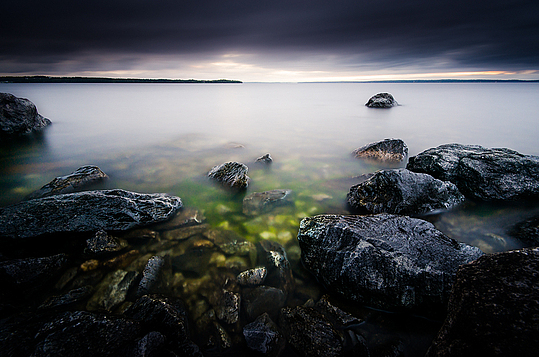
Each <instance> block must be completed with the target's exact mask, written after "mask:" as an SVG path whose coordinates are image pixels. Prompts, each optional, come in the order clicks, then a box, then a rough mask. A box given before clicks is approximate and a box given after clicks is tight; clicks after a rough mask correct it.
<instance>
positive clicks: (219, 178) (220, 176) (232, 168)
mask: <svg viewBox="0 0 539 357" xmlns="http://www.w3.org/2000/svg"><path fill="white" fill-rule="evenodd" d="M247 171H249V168H248V167H247V166H246V165H244V164H242V163H240V162H226V163H224V164H221V165H218V166H214V167H213V168H212V169H211V170H210V172H208V177H209V178H210V179H212V180H214V181H216V182H219V183H220V184H222V185H223V186H225V187H228V188H231V189H235V190H243V189H246V188H247V186H248V185H249V181H250V180H251V178H250V177H249V176H247Z"/></svg>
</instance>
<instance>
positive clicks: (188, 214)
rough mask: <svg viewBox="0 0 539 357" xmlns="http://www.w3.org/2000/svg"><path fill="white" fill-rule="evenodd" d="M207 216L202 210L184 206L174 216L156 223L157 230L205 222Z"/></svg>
mask: <svg viewBox="0 0 539 357" xmlns="http://www.w3.org/2000/svg"><path fill="white" fill-rule="evenodd" d="M205 220H206V217H205V216H204V214H203V213H202V212H200V211H199V210H197V209H196V208H192V207H183V208H182V209H181V210H179V211H178V212H177V213H176V214H175V215H174V217H172V218H170V219H169V220H167V221H165V222H163V223H159V224H157V225H155V226H154V227H153V228H154V229H157V230H169V229H173V228H183V227H189V226H194V225H199V224H202V223H204V221H205Z"/></svg>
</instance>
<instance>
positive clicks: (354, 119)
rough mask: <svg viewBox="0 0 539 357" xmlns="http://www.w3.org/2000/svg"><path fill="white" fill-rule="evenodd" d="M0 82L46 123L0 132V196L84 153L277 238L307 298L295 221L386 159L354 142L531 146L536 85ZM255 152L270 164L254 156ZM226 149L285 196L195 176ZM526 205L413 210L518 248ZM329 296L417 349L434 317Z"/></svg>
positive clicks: (45, 178) (487, 241) (224, 223)
mask: <svg viewBox="0 0 539 357" xmlns="http://www.w3.org/2000/svg"><path fill="white" fill-rule="evenodd" d="M0 92H8V93H12V94H14V95H16V96H18V97H24V98H28V99H30V100H31V101H32V102H34V103H35V104H36V106H37V108H38V111H39V112H40V114H42V115H43V116H45V117H47V118H49V119H51V121H52V122H53V124H52V125H51V126H50V127H48V128H46V130H45V131H44V132H43V133H42V135H37V136H36V137H34V138H32V139H28V140H25V141H20V142H17V143H11V142H3V143H2V144H0V189H1V192H2V195H1V197H0V206H5V205H9V204H13V203H15V202H18V201H20V200H22V199H23V198H24V197H25V196H26V195H28V194H29V193H31V192H32V191H34V190H36V189H38V188H40V187H41V186H42V185H44V184H46V183H48V182H49V181H51V180H52V179H53V178H55V177H57V176H62V175H66V174H69V173H71V172H73V171H74V170H75V169H77V168H78V167H80V166H83V165H88V164H93V165H97V166H99V167H100V168H101V169H102V170H103V171H104V172H105V173H107V175H108V176H109V180H107V181H106V182H104V183H103V184H101V185H100V186H99V187H98V188H122V189H126V190H130V191H136V192H146V193H153V192H165V193H169V194H173V195H176V196H179V197H181V199H182V201H183V204H184V207H186V208H193V209H197V210H199V211H200V212H201V213H203V215H204V216H205V217H206V223H207V224H208V225H209V226H210V227H212V228H218V229H221V230H232V231H234V232H236V233H238V234H239V235H241V236H242V237H243V238H244V239H246V240H247V241H249V242H252V243H257V242H260V241H261V240H273V241H275V242H278V243H280V244H282V245H283V246H284V247H285V249H286V251H287V253H288V258H289V259H290V261H291V263H292V266H293V267H294V269H295V271H294V274H295V276H298V277H300V278H301V279H302V280H301V281H302V284H303V285H304V286H303V293H302V294H303V295H301V296H302V297H305V296H309V294H311V296H312V298H313V299H315V300H316V299H317V298H319V297H320V295H321V294H323V293H324V290H323V287H320V286H318V285H317V283H316V281H315V280H314V279H312V278H310V277H309V275H308V274H306V272H305V271H302V268H301V265H300V263H299V258H300V250H299V246H298V244H297V240H296V235H297V229H298V227H299V221H300V220H301V219H302V218H303V217H306V216H311V215H316V214H322V213H342V214H347V213H349V212H348V209H347V207H346V205H345V197H346V194H347V193H348V190H349V188H350V186H352V185H353V184H354V183H356V182H357V180H358V179H357V177H358V176H359V175H362V174H367V173H371V172H374V171H376V170H378V169H382V168H386V167H384V166H378V165H375V164H373V163H366V162H363V161H359V160H356V159H354V158H352V157H351V155H350V153H351V152H352V151H353V150H354V149H356V148H358V147H361V146H363V145H365V144H367V143H370V142H374V141H379V140H382V139H385V138H400V139H402V140H404V141H405V142H406V143H407V145H408V147H409V155H410V156H414V155H416V154H418V153H420V152H421V151H423V150H426V149H428V148H431V147H435V146H438V145H441V144H446V143H461V144H478V145H482V146H485V147H507V148H511V149H514V150H516V151H519V152H521V153H523V154H530V155H539V145H537V138H538V137H539V123H538V122H537V118H538V116H537V113H539V100H537V98H539V86H538V85H537V84H536V83H363V84H362V83H335V84H330V83H325V84H265V83H244V84H7V83H1V84H0ZM378 92H390V93H392V94H393V95H394V97H395V99H396V100H397V101H398V102H399V104H400V105H399V106H397V107H393V108H391V109H387V110H385V109H383V110H380V109H369V108H367V107H365V106H364V104H365V102H366V101H367V100H368V98H369V97H370V96H372V95H373V94H376V93H378ZM266 153H270V155H271V157H272V158H273V160H274V162H273V164H272V165H270V166H264V165H259V164H255V163H254V161H255V159H256V158H257V157H260V156H262V155H264V154H266ZM228 161H239V162H243V163H244V164H246V165H247V166H248V167H249V173H248V175H249V176H250V177H251V183H250V185H249V187H248V189H247V191H246V193H245V194H249V193H252V192H260V191H267V190H272V189H291V190H292V191H293V198H294V201H293V203H292V204H290V205H287V206H283V207H279V208H276V209H274V210H273V211H271V212H269V213H266V214H263V215H260V216H257V217H250V216H246V215H244V214H243V213H242V198H243V195H239V196H238V195H233V194H231V193H229V192H227V191H225V190H223V189H222V188H220V187H217V186H215V185H213V184H212V183H211V182H209V181H208V180H207V179H206V174H207V172H208V171H209V170H210V169H211V168H212V167H213V166H215V165H219V164H222V163H224V162H228ZM405 164H406V163H402V164H401V165H400V166H401V167H403V166H405ZM537 212H538V210H537V207H536V206H535V205H523V204H510V205H486V204H471V203H470V204H467V205H464V206H463V207H461V208H458V209H455V210H454V211H451V212H443V213H438V214H436V215H432V216H428V217H424V218H425V219H427V220H429V221H431V222H432V223H434V224H435V225H436V227H437V228H438V229H440V230H441V231H443V232H444V233H446V234H447V235H449V236H450V237H452V238H455V239H457V240H459V241H462V242H466V243H468V244H472V245H475V246H478V247H479V248H481V249H482V250H483V251H484V252H485V253H492V252H498V251H505V250H510V249H515V248H520V247H522V246H523V244H522V243H521V242H518V241H516V240H514V239H513V238H511V237H510V236H508V234H507V229H508V228H509V227H510V226H511V225H512V224H514V223H515V222H518V221H521V220H523V219H525V218H527V217H529V216H531V215H532V214H536V213H537ZM139 248H140V249H142V250H143V249H144V248H143V247H139ZM183 251H184V250H183ZM193 259H197V258H196V257H193ZM246 264H247V265H246V267H247V268H250V267H252V266H249V264H250V263H249V262H247V263H246ZM251 265H255V263H252V262H251ZM342 304H343V305H342V306H347V307H348V309H349V311H350V310H353V311H354V312H355V313H357V314H359V315H361V317H362V318H366V320H367V324H365V325H364V326H363V327H362V328H363V329H365V331H371V333H372V334H375V332H372V331H378V330H379V329H384V331H391V333H393V334H395V335H397V336H399V338H401V339H402V340H405V341H412V342H407V343H409V346H408V347H407V348H409V349H410V350H414V348H416V347H413V346H412V345H414V344H417V345H418V347H417V349H418V350H419V351H422V349H424V348H426V347H425V346H428V344H429V341H430V339H431V338H432V336H433V335H434V334H435V333H436V329H437V328H439V325H440V323H441V322H440V321H427V320H423V319H422V318H418V317H410V316H404V317H403V316H402V315H395V314H385V313H384V312H379V311H376V310H370V309H364V308H363V307H359V306H357V304H350V303H349V302H346V301H345V302H342ZM414 319H415V320H414ZM366 333H367V332H366Z"/></svg>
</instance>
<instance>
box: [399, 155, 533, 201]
mask: <svg viewBox="0 0 539 357" xmlns="http://www.w3.org/2000/svg"><path fill="white" fill-rule="evenodd" d="M406 168H407V169H408V170H410V171H414V172H422V173H427V174H429V175H432V176H434V177H435V178H437V179H439V180H442V181H451V182H453V183H454V184H455V185H457V187H458V189H459V190H460V192H462V193H463V194H464V195H465V196H466V197H469V198H472V199H476V200H485V201H496V200H513V199H520V198H537V197H539V156H531V155H523V154H520V153H518V152H516V151H514V150H510V149H505V148H496V149H488V148H484V147H482V146H478V145H461V144H447V145H441V146H438V147H436V148H431V149H428V150H426V151H423V152H422V153H420V154H418V155H417V156H414V157H410V159H409V162H408V165H407V166H406Z"/></svg>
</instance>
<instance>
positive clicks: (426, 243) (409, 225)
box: [298, 214, 483, 313]
mask: <svg viewBox="0 0 539 357" xmlns="http://www.w3.org/2000/svg"><path fill="white" fill-rule="evenodd" d="M298 241H299V245H300V247H301V250H302V254H301V258H302V262H303V265H304V266H305V267H306V268H307V269H308V270H309V271H310V272H311V273H313V274H314V275H315V276H316V277H317V278H318V280H319V281H320V282H322V283H323V284H324V285H325V286H326V287H327V289H328V290H329V291H334V292H338V293H340V294H342V295H343V296H345V297H346V298H348V299H351V300H355V301H358V302H360V303H364V304H367V305H372V306H376V307H379V308H384V309H417V310H418V311H421V312H422V313H428V312H429V311H431V310H432V311H433V313H436V312H438V310H439V309H443V306H444V305H445V304H446V303H447V301H448V298H449V293H450V290H451V284H452V282H453V279H454V276H455V273H456V272H457V269H458V267H459V266H460V265H462V264H465V263H468V262H471V261H473V260H475V259H477V258H478V257H480V256H481V255H482V254H483V253H482V252H481V251H480V250H479V249H478V248H475V247H472V246H469V245H467V244H464V243H458V242H457V241H455V240H453V239H451V238H449V237H447V236H445V235H444V234H443V233H442V232H440V231H438V230H437V229H436V228H435V227H434V226H433V225H432V224H431V223H429V222H426V221H424V220H421V219H416V218H410V217H406V216H397V215H390V214H379V215H373V216H341V215H320V216H315V217H308V218H305V219H303V220H302V221H301V223H300V228H299V232H298ZM420 309H422V310H420Z"/></svg>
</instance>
